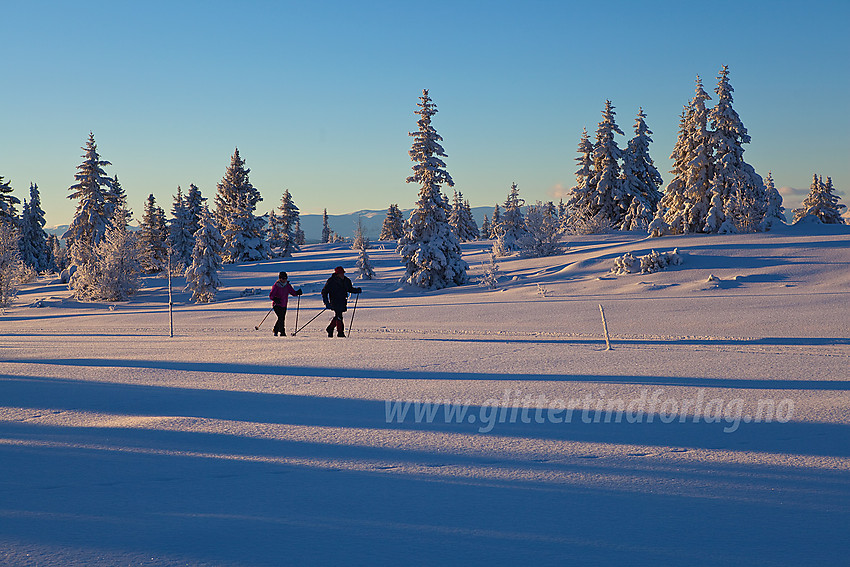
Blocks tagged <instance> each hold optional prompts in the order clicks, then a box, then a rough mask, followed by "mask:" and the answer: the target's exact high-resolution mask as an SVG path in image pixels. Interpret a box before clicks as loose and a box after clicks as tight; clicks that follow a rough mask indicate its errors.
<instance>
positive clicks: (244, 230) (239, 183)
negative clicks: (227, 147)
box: [215, 148, 269, 264]
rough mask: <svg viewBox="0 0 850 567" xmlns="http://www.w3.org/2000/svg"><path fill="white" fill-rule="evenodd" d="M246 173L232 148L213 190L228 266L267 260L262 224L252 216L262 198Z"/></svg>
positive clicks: (242, 162) (242, 163)
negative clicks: (225, 166) (230, 155)
mask: <svg viewBox="0 0 850 567" xmlns="http://www.w3.org/2000/svg"><path fill="white" fill-rule="evenodd" d="M250 171H251V170H250V169H248V168H246V167H245V161H244V160H243V159H242V158H241V157H240V156H239V148H236V150H235V151H234V152H233V156H232V157H231V159H230V165H229V166H228V168H227V170H226V171H225V173H224V177H223V178H222V180H221V182H220V183H219V184H218V186H217V189H218V193H217V194H216V197H215V205H216V220H217V221H218V225H219V227H220V230H221V236H222V238H223V239H224V254H223V258H224V261H225V262H227V263H230V264H233V263H236V262H242V261H253V260H262V259H265V258H268V256H269V249H268V243H267V242H266V237H265V221H264V220H263V219H262V218H258V217H256V216H254V211H255V210H256V208H257V203H258V202H260V201H262V200H263V198H262V196H260V192H259V191H258V190H257V189H256V188H255V187H254V186H253V185H251V182H250V180H249V179H248V174H249V173H250Z"/></svg>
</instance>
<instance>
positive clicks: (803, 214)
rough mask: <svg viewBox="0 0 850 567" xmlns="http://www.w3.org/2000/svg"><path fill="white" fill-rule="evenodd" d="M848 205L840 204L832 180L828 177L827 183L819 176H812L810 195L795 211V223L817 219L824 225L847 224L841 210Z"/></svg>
mask: <svg viewBox="0 0 850 567" xmlns="http://www.w3.org/2000/svg"><path fill="white" fill-rule="evenodd" d="M844 208H846V205H844V204H842V203H840V202H839V199H838V195H835V194H834V193H833V186H832V178H831V177H827V178H826V183H824V181H823V177H821V176H819V175H818V174H814V175H813V176H812V185H811V187H810V189H809V194H808V195H807V196H806V198H805V200H804V201H803V204H802V206H800V208H799V209H794V223H797V222H800V221H802V220H807V219H817V220H818V221H820V222H822V223H824V224H845V222H844V218H843V217H842V216H841V209H844Z"/></svg>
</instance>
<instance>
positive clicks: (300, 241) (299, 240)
mask: <svg viewBox="0 0 850 567" xmlns="http://www.w3.org/2000/svg"><path fill="white" fill-rule="evenodd" d="M305 244H307V235H306V234H304V231H303V230H302V229H301V216H300V215H299V216H298V217H297V218H296V219H295V245H296V246H298V248H299V250H300V248H301V247H302V246H304V245H305Z"/></svg>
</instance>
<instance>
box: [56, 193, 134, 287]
mask: <svg viewBox="0 0 850 567" xmlns="http://www.w3.org/2000/svg"><path fill="white" fill-rule="evenodd" d="M119 211H122V209H119ZM116 219H117V220H118V222H117V223H116V224H115V226H112V227H110V228H109V229H108V230H107V231H106V236H105V237H104V238H103V240H101V242H100V244H98V245H97V249H95V250H94V254H93V257H94V258H96V261H94V262H89V263H88V264H86V265H85V266H82V267H80V268H79V269H78V270H77V272H76V273H75V274H74V279H73V283H74V292H75V295H76V297H77V298H79V299H87V300H103V301H125V300H127V299H129V297H130V296H131V295H133V294H134V293H136V292H137V291H138V290H139V287H140V286H141V280H140V279H139V274H140V273H141V271H142V264H141V262H140V261H139V251H138V243H137V242H136V234H134V233H132V232H130V231H129V230H127V221H126V220H125V219H124V218H123V212H119V213H118V215H117V217H116Z"/></svg>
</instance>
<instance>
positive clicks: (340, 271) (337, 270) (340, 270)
mask: <svg viewBox="0 0 850 567" xmlns="http://www.w3.org/2000/svg"><path fill="white" fill-rule="evenodd" d="M334 273H335V274H344V273H345V270H343V269H342V266H337V267H336V268H334Z"/></svg>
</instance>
